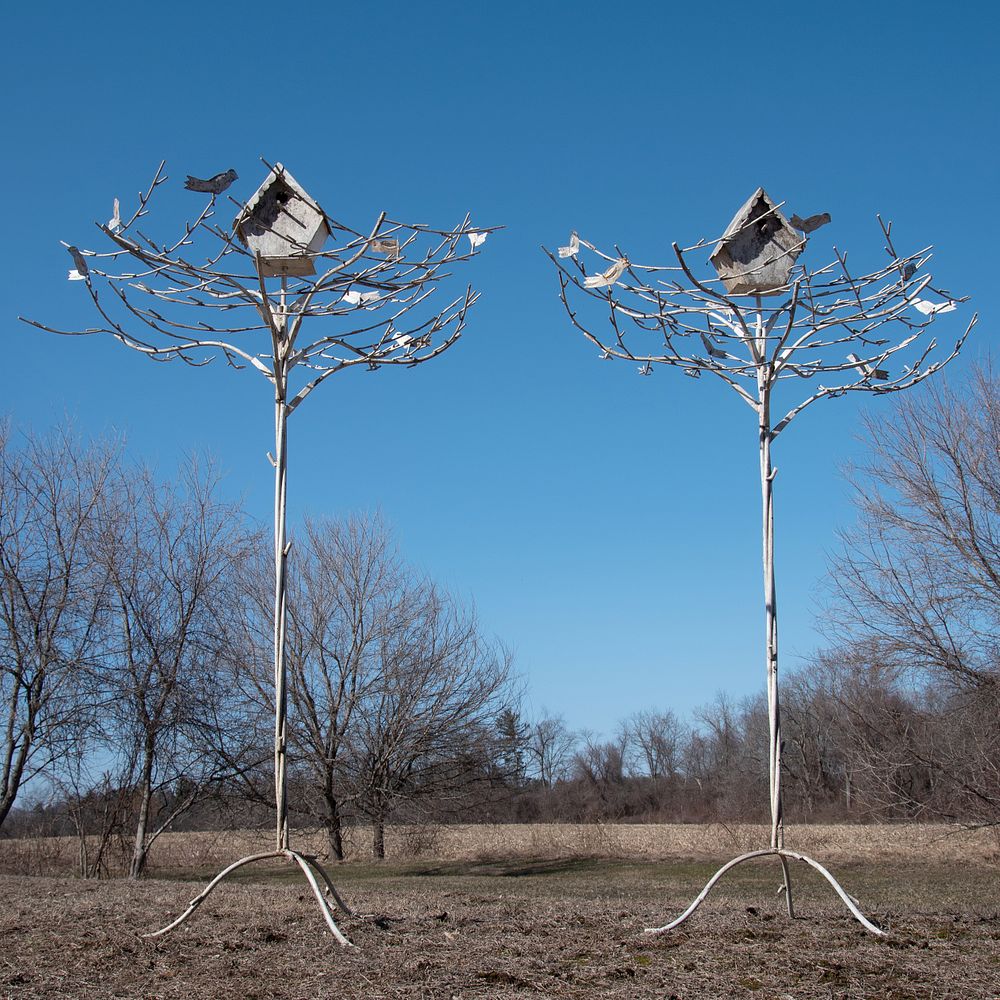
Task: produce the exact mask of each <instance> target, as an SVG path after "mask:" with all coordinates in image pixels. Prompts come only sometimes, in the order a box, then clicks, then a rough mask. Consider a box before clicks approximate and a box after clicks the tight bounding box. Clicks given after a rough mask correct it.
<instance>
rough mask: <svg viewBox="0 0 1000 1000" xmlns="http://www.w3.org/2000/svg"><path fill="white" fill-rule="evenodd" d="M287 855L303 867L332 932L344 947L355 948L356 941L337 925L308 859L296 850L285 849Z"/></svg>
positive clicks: (303, 872)
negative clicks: (347, 936)
mask: <svg viewBox="0 0 1000 1000" xmlns="http://www.w3.org/2000/svg"><path fill="white" fill-rule="evenodd" d="M285 856H286V857H288V858H289V859H290V860H292V861H294V862H295V863H296V864H297V865H298V866H299V868H301V869H302V874H303V875H305V877H306V880H307V881H308V883H309V885H310V887H311V888H312V891H313V895H314V896H315V897H316V902H317V903H319V908H320V910H321V911H322V913H323V919H324V920H325V921H326V925H327V927H329V928H330V933H331V934H333V936H334V937H335V938H336V939H337V940H338V941H339V942H340V945H341V947H343V948H353V947H354V943H353V942H352V941H349V940H348V939H347V938H346V937H345V936H344V933H343V931H341V929H340V928H339V927H338V926H337V923H336V921H335V920H334V919H333V914H332V913H331V912H330V907H329V906H327V903H326V897H325V896H324V895H323V890H322V889H321V888H320V887H319V883H318V882H317V881H316V876H315V875H313V873H312V869H311V868H310V867H309V862H308V861H306V859H305V858H304V857H302V855H301V854H296V853H295V851H291V850H289V851H285Z"/></svg>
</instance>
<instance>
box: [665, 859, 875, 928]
mask: <svg viewBox="0 0 1000 1000" xmlns="http://www.w3.org/2000/svg"><path fill="white" fill-rule="evenodd" d="M772 854H775V855H777V856H778V858H779V859H780V861H781V866H782V870H783V872H784V874H785V886H786V888H787V901H788V913H789V916H792V915H793V911H792V901H791V897H792V892H791V889H792V885H791V881H790V879H789V878H788V862H787V859H788V858H792V859H793V860H795V861H801V862H803V863H804V864H807V865H809V866H811V867H812V868H815V869H816V871H818V872H819V873H820V874H821V875H822V876H823V877H824V878H825V879H826V880H827V882H829V883H830V885H831V886H832V887H833V890H834V892H836V893H837V895H838V896H839V897H840V898H841V900H842V901H843V903H844V905H845V906H846V907H847V909H848V910H849V911H850V913H851V916H853V917H854V918H855V920H857V921H858V923H860V924H861V926H862V927H864V928H865V930H867V931H870V932H871V933H872V934H876V935H878V936H879V937H888V936H889V932H888V931H885V930H882V928H881V927H876V926H875V924H873V923H872V922H871V921H870V920H869V919H868V918H867V917H866V916H865V915H864V914H863V913H862V912H861V910H860V909H859V908H858V906H857V902H856V900H854V898H853V897H852V896H849V895H848V894H847V893H846V892H845V891H844V889H843V887H842V886H841V885H840V883H839V882H838V881H837V880H836V879H835V878H834V877H833V876H832V875H831V874H830V873H829V872H828V871H827V870H826V869H825V868H824V867H823V866H822V865H821V864H820V863H819V862H818V861H814V860H813V859H812V858H810V857H809V856H808V855H805V854H799V853H798V852H797V851H789V850H786V849H785V848H783V847H769V848H766V849H764V850H760V851H748V852H747V853H746V854H741V855H740V856H739V857H737V858H733V860H732V861H727V862H726V864H724V865H723V866H722V867H721V868H720V869H719V870H718V871H717V872H716V873H715V874H714V875H713V876H712V877H711V878H710V879H709V880H708V882H707V883H706V884H705V888H704V889H702V890H701V892H700V893H698V895H697V896H696V897H695V900H694V902H693V903H692V904H691V905H690V906H689V907H688V908H687V909H686V910H685V911H684V912H683V913H682V914H681V915H680V916H679V917H677V918H676V919H675V920H671V921H670V923H669V924H664V925H663V926H662V927H647V928H646V929H645V933H647V934H664V933H666V932H667V931H669V930H673V928H675V927H677V926H678V924H682V923H683V922H684V921H685V920H687V918H688V917H690V916H691V914H692V913H694V911H695V910H697V909H698V907H699V906H701V904H702V903H703V902H704V901H705V898H706V897H707V896H708V894H709V892H711V890H712V887H713V886H714V885H715V883H716V882H718V881H719V879H720V878H722V876H723V875H725V874H726V872H727V871H729V869H730V868H735V867H736V866H737V865H738V864H742V863H743V862H744V861H750V860H751V859H753V858H763V857H767V856H769V855H772Z"/></svg>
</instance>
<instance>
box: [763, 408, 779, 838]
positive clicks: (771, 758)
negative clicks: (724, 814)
mask: <svg viewBox="0 0 1000 1000" xmlns="http://www.w3.org/2000/svg"><path fill="white" fill-rule="evenodd" d="M774 474H775V469H774V467H773V466H772V465H771V428H770V421H769V419H768V412H767V404H766V402H765V403H764V405H763V406H762V408H761V421H760V489H761V515H762V532H761V536H762V539H763V563H764V633H765V641H764V648H765V656H766V668H767V718H768V729H769V737H768V785H769V789H770V803H771V847H784V829H783V826H782V815H781V713H780V707H779V704H778V603H777V589H776V586H775V579H774Z"/></svg>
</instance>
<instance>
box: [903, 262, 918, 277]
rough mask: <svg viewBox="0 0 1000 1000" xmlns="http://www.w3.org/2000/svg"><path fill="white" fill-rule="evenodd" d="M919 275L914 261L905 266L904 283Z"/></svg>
mask: <svg viewBox="0 0 1000 1000" xmlns="http://www.w3.org/2000/svg"><path fill="white" fill-rule="evenodd" d="M916 273H917V265H916V264H914V263H913V262H912V261H911V262H910V263H909V264H904V265H903V281H909V280H910V278H912V277H913V276H914V275H915V274H916Z"/></svg>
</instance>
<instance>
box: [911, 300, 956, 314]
mask: <svg viewBox="0 0 1000 1000" xmlns="http://www.w3.org/2000/svg"><path fill="white" fill-rule="evenodd" d="M910 301H911V302H912V303H913V306H914V308H915V309H916V310H917V311H918V312H922V313H923V314H924V315H925V316H936V315H937V314H938V313H950V312H954V311H955V309H956V308H957V307H956V306H955V303H954V302H928V301H927V299H911V300H910Z"/></svg>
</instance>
